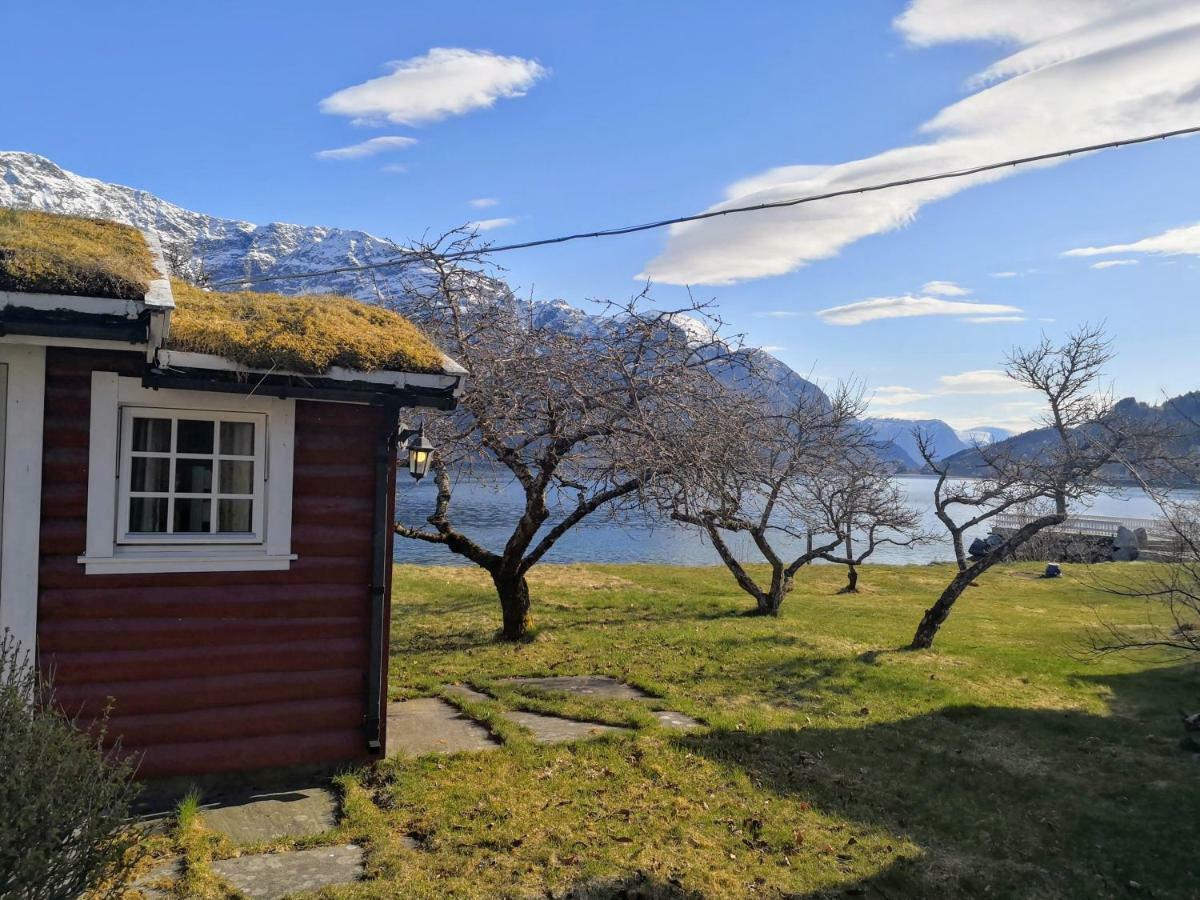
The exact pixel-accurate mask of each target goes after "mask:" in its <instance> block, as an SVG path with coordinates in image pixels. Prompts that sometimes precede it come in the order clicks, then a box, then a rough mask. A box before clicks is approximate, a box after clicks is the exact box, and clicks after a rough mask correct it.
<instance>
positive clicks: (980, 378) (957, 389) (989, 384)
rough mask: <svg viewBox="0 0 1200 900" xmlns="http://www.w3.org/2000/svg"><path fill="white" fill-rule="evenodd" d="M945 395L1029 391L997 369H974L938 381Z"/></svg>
mask: <svg viewBox="0 0 1200 900" xmlns="http://www.w3.org/2000/svg"><path fill="white" fill-rule="evenodd" d="M938 383H939V384H941V386H942V393H945V394H1019V393H1024V392H1025V391H1027V390H1029V389H1028V388H1027V387H1025V385H1023V384H1021V383H1020V382H1019V381H1014V380H1013V379H1012V378H1009V377H1008V375H1006V374H1005V373H1004V372H1002V371H1000V370H999V369H975V370H973V371H970V372H960V373H958V374H957V375H943V376H942V377H941V378H939V379H938Z"/></svg>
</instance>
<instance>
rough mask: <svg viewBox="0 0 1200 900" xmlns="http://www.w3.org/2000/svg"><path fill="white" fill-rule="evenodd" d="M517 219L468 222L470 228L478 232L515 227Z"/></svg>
mask: <svg viewBox="0 0 1200 900" xmlns="http://www.w3.org/2000/svg"><path fill="white" fill-rule="evenodd" d="M516 222H517V220H516V219H507V218H504V219H480V220H479V221H477V222H468V223H467V227H468V228H474V229H475V230H476V231H491V230H493V229H495V228H504V227H505V226H506V225H515V224H516Z"/></svg>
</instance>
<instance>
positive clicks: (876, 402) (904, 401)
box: [870, 384, 933, 406]
mask: <svg viewBox="0 0 1200 900" xmlns="http://www.w3.org/2000/svg"><path fill="white" fill-rule="evenodd" d="M932 396H933V394H923V393H921V392H920V391H917V390H914V389H913V388H910V387H905V386H904V385H902V384H888V385H884V386H882V387H877V388H875V391H874V392H873V394H872V396H871V400H870V403H871V406H907V405H908V404H909V403H919V402H921V401H922V400H928V399H929V398H930V397H932Z"/></svg>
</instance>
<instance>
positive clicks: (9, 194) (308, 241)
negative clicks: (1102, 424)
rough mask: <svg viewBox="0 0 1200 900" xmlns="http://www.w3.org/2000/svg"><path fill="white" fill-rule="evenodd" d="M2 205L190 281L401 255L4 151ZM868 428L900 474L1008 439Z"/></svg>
mask: <svg viewBox="0 0 1200 900" xmlns="http://www.w3.org/2000/svg"><path fill="white" fill-rule="evenodd" d="M4 206H7V207H13V208H17V209H37V210H43V211H45V212H52V213H62V214H66V215H75V216H90V217H94V218H102V219H111V220H113V221H117V222H124V223H126V224H128V225H133V226H135V227H137V228H141V229H145V230H147V231H153V232H155V233H156V234H157V235H158V237H159V240H160V241H161V242H162V245H163V250H164V253H165V255H166V256H167V259H168V262H169V263H170V264H171V265H172V267H173V268H174V269H175V271H176V273H177V274H179V275H181V276H182V277H184V278H190V279H192V280H196V279H197V278H199V277H200V276H203V277H204V278H206V279H208V280H209V281H210V282H214V283H220V282H238V281H242V280H249V279H256V278H262V277H264V276H273V275H287V274H295V273H300V272H311V271H314V270H324V269H330V268H337V267H343V266H351V265H359V264H362V263H371V262H379V261H382V260H385V259H389V258H391V257H393V256H395V255H396V252H397V250H398V249H399V248H397V246H396V245H395V244H394V243H393V242H391V241H388V240H384V239H382V238H378V237H375V236H374V235H371V234H368V233H367V232H365V231H357V230H354V229H346V228H326V227H323V226H314V225H291V224H287V223H283V222H272V223H270V224H268V225H255V224H253V223H251V222H244V221H240V220H237V219H222V218H218V217H216V216H209V215H205V214H204V213H198V212H193V211H192V210H188V209H184V208H183V207H181V206H177V205H175V204H174V203H171V202H169V201H167V200H163V199H162V198H161V197H157V196H155V195H154V194H151V193H149V192H148V191H142V190H137V189H136V188H131V187H125V186H124V185H119V184H111V183H109V182H105V181H100V180H98V179H95V178H85V177H83V176H81V175H76V174H74V173H73V172H68V171H66V170H65V169H63V168H61V167H60V166H58V165H56V164H55V163H53V162H52V161H50V160H49V159H46V158H45V157H43V156H38V155H36V154H33V153H21V152H14V151H5V152H0V207H4ZM480 285H481V290H492V291H495V292H497V293H504V294H506V295H509V296H511V292H510V291H509V288H508V286H507V285H506V284H504V283H503V282H501V281H497V280H490V279H489V280H485V281H481V282H480ZM251 289H260V290H275V291H279V292H281V293H299V292H305V293H340V294H345V295H348V296H351V297H357V298H359V299H361V300H366V301H371V302H373V301H376V300H378V298H379V297H380V296H381V295H384V296H387V295H391V296H402V295H403V293H404V288H403V285H402V284H401V278H400V275H399V274H398V273H397V272H396V270H392V269H378V270H374V271H373V272H370V273H361V272H337V273H332V274H329V275H322V276H318V277H316V278H306V279H304V280H293V281H275V282H270V283H267V284H264V285H255V286H251ZM519 302H520V301H519ZM530 312H531V314H532V316H533V319H534V321H535V322H537V323H538V324H539V325H546V326H549V327H552V328H558V329H561V330H563V331H575V332H579V331H584V332H586V331H587V330H589V329H591V328H593V327H595V322H596V317H595V316H593V315H592V314H590V313H587V312H585V311H584V310H581V309H579V308H577V307H575V306H572V305H571V304H569V303H567V302H566V301H564V300H548V301H534V302H533V303H532V304H531V306H530ZM676 324H677V326H678V327H680V328H684V329H685V330H688V331H692V330H694V329H697V328H704V327H705V326H704V325H703V324H702V323H700V322H699V321H697V320H694V319H687V318H686V317H680V318H679V320H678V321H677V322H676ZM739 353H740V359H741V361H743V363H744V368H745V369H749V368H750V367H751V365H753V366H754V367H755V368H756V369H758V370H759V371H760V372H763V373H764V375H765V379H764V380H765V381H766V383H767V385H768V390H769V391H770V393H771V395H772V399H773V400H774V401H775V402H776V403H778V404H779V405H780V406H786V405H788V404H789V403H791V402H794V401H795V400H796V399H797V398H799V397H801V396H804V395H809V394H811V392H813V391H816V392H817V393H820V388H818V387H817V386H816V385H814V384H813V383H812V382H810V381H808V380H806V379H805V378H803V377H801V376H800V375H798V374H797V373H796V372H795V371H794V370H792V369H791V368H790V367H789V366H787V365H786V364H785V363H783V362H781V361H780V360H778V359H776V358H775V357H774V356H772V355H771V354H769V353H767V352H766V351H763V350H758V349H753V348H748V349H746V350H742V351H739ZM740 375H741V373H740V372H738V371H736V370H735V371H733V372H732V373H731V374H730V376H729V377H730V378H731V379H737V378H739V377H740ZM864 424H866V425H867V426H868V427H869V428H870V429H871V431H872V433H873V434H874V436H875V439H876V440H877V441H878V442H879V452H880V455H881V456H882V457H884V458H885V459H887V460H888V461H889V463H890V464H891V465H892V466H893V467H894V468H895V469H896V470H897V471H902V472H915V471H919V470H920V469H921V468H922V466H921V464H920V455H919V454H918V453H917V452H916V445H915V442H914V441H913V438H912V433H911V432H912V429H913V428H914V427H916V426H920V427H924V428H925V429H927V430H928V431H929V432H930V433H931V434H932V435H933V436H934V442H935V446H936V447H937V452H938V455H939V457H941V456H950V455H952V454H954V453H958V452H960V451H964V450H966V449H968V448H969V447H971V446H972V445H973V444H976V443H986V442H988V441H990V440H994V439H999V438H1004V437H1008V435H1009V432H1006V431H1004V429H999V428H996V429H991V428H979V429H975V430H974V431H972V432H970V433H969V434H970V435H971V437H967V436H965V435H959V434H956V433H955V432H954V430H953V429H952V428H950V426H949V425H947V424H946V423H945V422H942V421H940V420H938V419H929V420H924V421H909V420H906V419H888V418H874V419H866V420H864Z"/></svg>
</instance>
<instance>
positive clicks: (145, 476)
mask: <svg viewBox="0 0 1200 900" xmlns="http://www.w3.org/2000/svg"><path fill="white" fill-rule="evenodd" d="M131 462H132V463H133V465H131V466H130V468H129V489H130V490H131V491H152V492H154V493H158V494H165V493H166V492H167V491H169V490H170V489H171V460H170V459H168V458H167V457H165V456H135V457H134V458H133V459H132V460H131Z"/></svg>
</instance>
